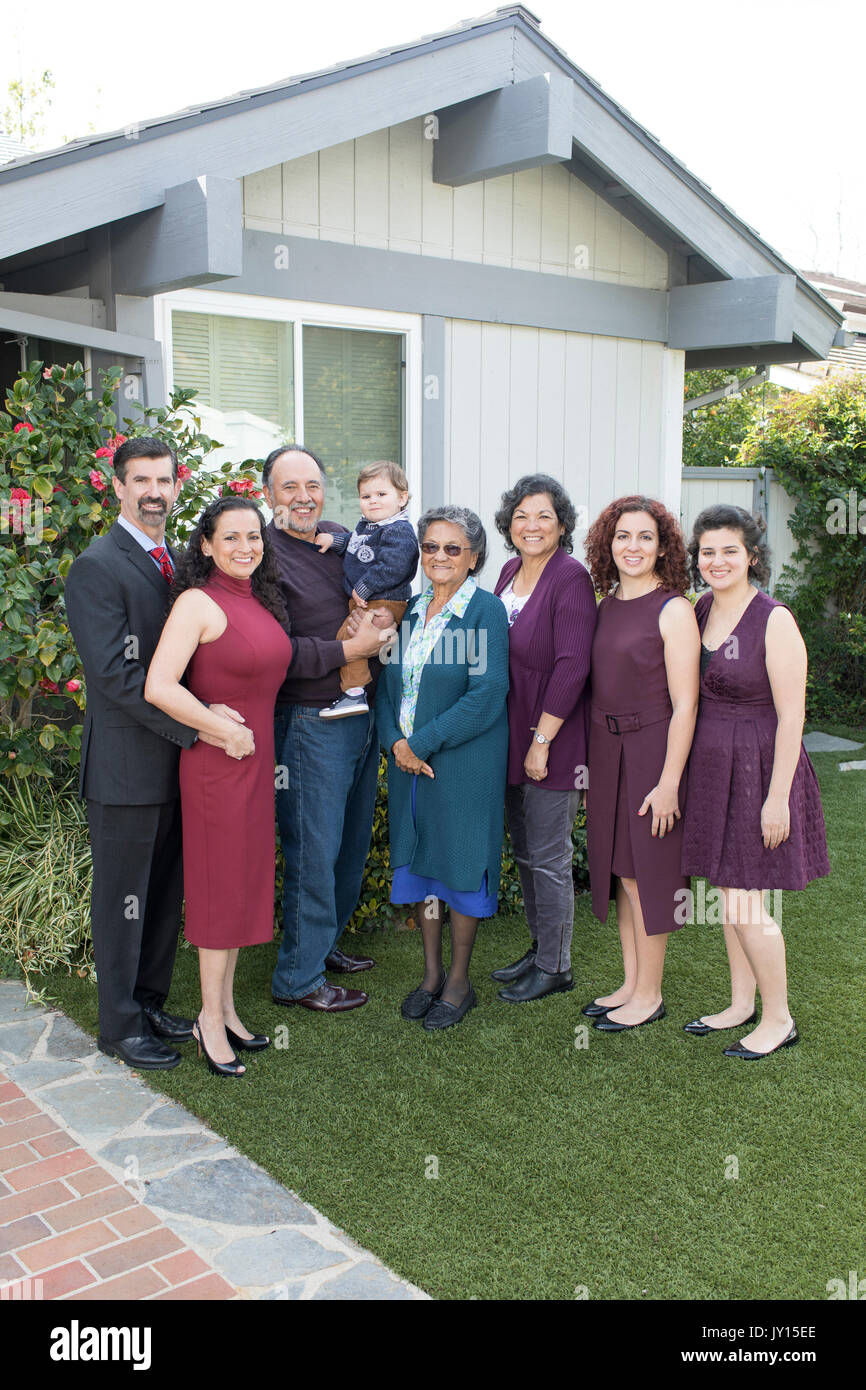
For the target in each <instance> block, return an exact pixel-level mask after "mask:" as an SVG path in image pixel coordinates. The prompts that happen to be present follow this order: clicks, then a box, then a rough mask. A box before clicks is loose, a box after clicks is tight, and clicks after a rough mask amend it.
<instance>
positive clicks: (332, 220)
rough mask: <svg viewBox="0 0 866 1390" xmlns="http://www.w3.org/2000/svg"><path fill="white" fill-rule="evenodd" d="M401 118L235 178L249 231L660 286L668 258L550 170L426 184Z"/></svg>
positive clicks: (419, 145)
mask: <svg viewBox="0 0 866 1390" xmlns="http://www.w3.org/2000/svg"><path fill="white" fill-rule="evenodd" d="M433 146H434V141H433V140H430V139H426V138H425V123H424V120H423V119H421V118H419V119H418V120H413V121H406V122H404V123H403V124H401V125H396V126H392V127H391V128H390V129H389V130H379V131H375V132H374V133H373V134H371V135H365V136H363V137H361V138H360V139H357V140H349V141H346V143H345V144H342V145H332V146H331V147H330V148H329V149H324V150H320V151H318V153H316V154H309V155H304V156H303V157H302V158H301V159H293V160H291V161H289V162H288V163H286V164H281V165H275V166H274V167H273V168H271V169H264V170H262V171H261V172H260V173H258V174H251V175H248V176H247V177H246V178H245V179H244V180H243V187H244V222H245V225H246V226H248V227H255V228H259V229H261V230H264V231H273V232H279V233H281V234H283V235H289V236H306V237H320V238H322V239H323V240H325V241H345V242H352V243H354V244H355V245H358V246H374V247H379V248H382V249H385V250H391V251H409V252H415V253H417V254H419V255H425V256H440V257H446V258H449V259H454V260H461V261H479V262H483V263H485V264H487V265H500V266H509V267H513V268H516V269H518V270H535V271H543V272H546V273H548V274H552V275H571V276H576V277H582V278H585V279H591V280H607V281H611V282H613V283H616V284H621V285H635V286H638V287H640V288H644V289H655V290H663V289H666V288H667V283H668V263H667V255H666V253H665V252H664V251H662V250H661V248H660V247H658V246H657V245H656V244H655V242H653V241H652V240H651V239H650V238H649V237H647V236H645V235H644V234H643V233H642V232H639V231H638V230H637V228H636V227H634V226H633V225H632V223H630V222H629V221H627V219H626V218H624V217H623V216H622V215H621V214H620V213H618V212H616V211H615V210H614V209H613V208H612V207H610V205H609V204H608V203H606V202H604V201H603V199H601V198H599V197H598V196H597V195H596V194H595V193H593V192H592V191H591V190H590V189H589V188H587V187H586V185H585V184H582V183H581V182H580V181H579V180H578V179H576V178H575V177H574V176H573V175H572V174H570V173H569V172H568V171H567V170H566V169H565V168H564V167H563V166H562V165H560V164H550V165H545V166H544V167H543V168H536V169H525V170H522V171H521V172H519V173H516V174H506V175H503V176H502V177H501V178H496V179H484V180H482V181H481V182H479V183H472V184H466V185H465V186H464V187H462V188H449V187H447V186H446V185H444V184H437V183H434V182H433Z"/></svg>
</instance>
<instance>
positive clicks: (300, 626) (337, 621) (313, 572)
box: [267, 521, 379, 709]
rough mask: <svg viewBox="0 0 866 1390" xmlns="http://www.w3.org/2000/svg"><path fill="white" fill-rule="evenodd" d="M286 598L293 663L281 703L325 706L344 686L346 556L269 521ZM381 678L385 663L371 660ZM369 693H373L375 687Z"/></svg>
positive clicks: (337, 529)
mask: <svg viewBox="0 0 866 1390" xmlns="http://www.w3.org/2000/svg"><path fill="white" fill-rule="evenodd" d="M267 529H268V535H269V536H270V539H271V541H272V543H273V547H274V554H275V556H276V561H277V573H278V576H279V580H280V589H281V590H282V595H283V599H284V600H285V604H286V607H287V608H288V610H289V619H290V622H291V635H292V664H291V665H290V667H289V671H288V675H287V676H286V679H285V680H284V681H283V684H282V685H281V687H280V690H279V694H278V695H277V708H278V709H279V707H280V705H313V706H318V707H319V708H322V707H323V706H324V705H329V704H330V703H331V701H332V700H336V699H337V698H338V697H339V695H340V694H341V691H340V667H341V666H342V664H343V644H342V642H338V641H336V633H337V631H338V630H339V628H340V627H341V625H342V624H343V623H344V622H345V620H346V617H347V615H348V612H349V600H348V599H347V597H346V594H345V591H344V589H343V561H342V559H341V557H340V556H339V555H336V554H335V553H334V551H333V550H326V551H325V554H324V555H322V554H321V553H320V551H319V550H318V548H317V546H315V545H314V544H313V543H312V542H311V541H302V540H298V538H297V536H290V535H289V534H288V533H287V532H286V531H279V530H278V529H277V528H276V526H275V525H274V523H273V522H272V521H271V522H269V523H268V528H267ZM345 529H346V528H345V526H339V525H337V523H336V522H333V521H320V522H319V524H318V526H317V527H316V530H317V531H327V532H329V533H330V534H332V535H340V534H341V533H342V532H344V531H345ZM370 672H371V675H372V677H373V682H374V688H375V681H376V678H377V676H378V673H379V663H378V661H376V660H375V658H371V660H370ZM368 694H369V695H370V696H371V697H372V694H373V691H369V692H368Z"/></svg>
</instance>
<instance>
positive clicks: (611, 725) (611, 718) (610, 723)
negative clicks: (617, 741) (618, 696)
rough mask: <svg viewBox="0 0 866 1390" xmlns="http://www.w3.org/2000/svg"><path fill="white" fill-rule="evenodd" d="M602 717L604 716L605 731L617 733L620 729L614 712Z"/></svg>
mask: <svg viewBox="0 0 866 1390" xmlns="http://www.w3.org/2000/svg"><path fill="white" fill-rule="evenodd" d="M604 718H605V723H606V724H607V731H608V733H609V734H618V733H619V731H620V730H619V720H618V719H617V717H616V715H615V714H606V715H605V716H604Z"/></svg>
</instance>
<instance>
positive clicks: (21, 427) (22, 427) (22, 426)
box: [12, 420, 33, 434]
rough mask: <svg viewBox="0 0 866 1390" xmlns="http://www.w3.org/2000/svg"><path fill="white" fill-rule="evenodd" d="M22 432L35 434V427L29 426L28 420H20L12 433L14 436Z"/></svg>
mask: <svg viewBox="0 0 866 1390" xmlns="http://www.w3.org/2000/svg"><path fill="white" fill-rule="evenodd" d="M22 430H26V431H27V433H28V434H32V433H33V426H32V425H28V423H27V421H26V420H19V421H18V424H17V425H16V426H15V429H14V430H13V431H12V433H13V434H20V433H21V431H22Z"/></svg>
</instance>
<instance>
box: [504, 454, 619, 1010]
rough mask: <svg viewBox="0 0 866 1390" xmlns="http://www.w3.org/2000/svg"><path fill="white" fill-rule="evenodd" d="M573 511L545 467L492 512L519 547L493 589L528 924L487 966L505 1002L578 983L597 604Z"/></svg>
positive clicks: (513, 822)
mask: <svg viewBox="0 0 866 1390" xmlns="http://www.w3.org/2000/svg"><path fill="white" fill-rule="evenodd" d="M575 520H576V517H575V510H574V507H573V506H572V504H571V500H570V498H569V496H568V494H567V493H566V491H565V489H564V488H563V487H562V486H561V484H560V483H558V482H556V480H555V479H554V478H550V477H548V476H547V474H545V473H535V474H531V475H528V476H527V477H524V478H521V479H520V480H519V481H518V482H517V483H516V484H515V485H514V487H513V488H511V490H510V491H509V492H506V493H504V494H503V497H502V503H501V506H500V508H499V511H498V512H497V513H496V526H497V528H498V530H499V531H500V532H501V533H502V535H503V536H504V537H505V544H506V546H507V547H508V549H509V550H516V551H517V556H516V558H515V559H513V560H508V561H507V562H506V564H505V565H504V566H503V569H502V573H501V574H500V576H499V580H498V582H497V585H496V593H497V594H498V595H499V597H500V598H501V599H502V602H503V603H504V604H505V608H506V611H507V613H508V623H509V644H508V646H509V654H508V663H509V681H510V686H509V691H508V730H509V733H508V778H507V781H508V785H507V788H506V793H505V808H506V813H507V816H508V829H509V832H510V834H511V843H512V845H513V847H514V857H515V859H516V860H517V867H518V869H519V872H520V883H521V887H522V888H523V902H524V907H525V909H526V920H527V922H528V924H529V930H530V933H531V935H532V942H531V944H530V947H529V950H528V951H527V952H526V954H525V955H524V956H522V957H521V958H520V960H518V961H515V962H514V964H513V965H507V966H505V967H504V968H503V969H501V970H494V971H493V978H494V980H498V981H500V982H502V983H503V984H505V985H506V986H507V988H505V989H501V990H500V991H499V998H500V999H504V1000H505V1001H506V1002H507V1003H509V1004H522V1003H525V1002H526V1001H527V1000H530V999H541V998H543V997H544V995H546V994H556V993H559V992H560V991H563V990H569V989H573V988H574V981H573V979H572V975H571V933H572V928H573V926H574V883H573V880H572V875H571V862H572V845H571V828H572V825H573V824H574V817H575V815H576V814H577V808H578V804H579V801H580V792H581V789H582V788H583V787H585V786H586V744H587V709H588V701H587V694H588V691H587V688H586V686H587V676H588V674H589V662H590V653H591V650H592V638H593V633H594V632H595V613H596V606H595V595H594V593H593V588H592V581H591V580H590V577H589V574H588V573H587V571H586V570H585V569H584V567H583V565H582V564H581V563H580V561H578V560H575V559H574V558H573V557H572V555H571V549H572V540H571V537H572V533H573V531H574V525H575Z"/></svg>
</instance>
